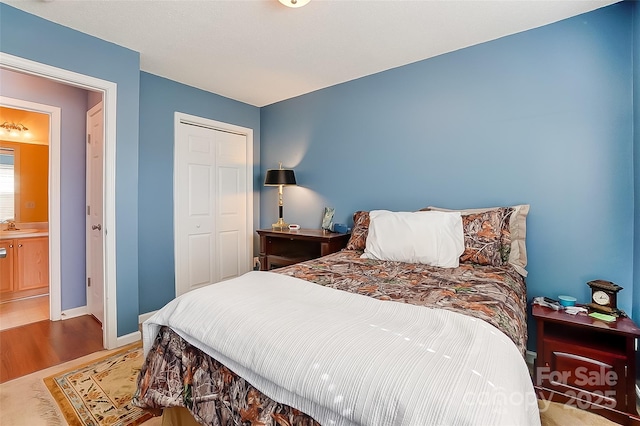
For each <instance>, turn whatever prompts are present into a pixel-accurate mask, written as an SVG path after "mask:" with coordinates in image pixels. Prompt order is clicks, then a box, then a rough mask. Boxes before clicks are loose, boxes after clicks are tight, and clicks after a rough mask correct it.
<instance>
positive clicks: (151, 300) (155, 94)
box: [138, 72, 261, 314]
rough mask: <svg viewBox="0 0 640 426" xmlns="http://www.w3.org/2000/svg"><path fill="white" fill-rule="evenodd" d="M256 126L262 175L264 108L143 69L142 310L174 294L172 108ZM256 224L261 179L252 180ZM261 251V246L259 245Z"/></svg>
mask: <svg viewBox="0 0 640 426" xmlns="http://www.w3.org/2000/svg"><path fill="white" fill-rule="evenodd" d="M176 111H178V112H182V113H186V114H191V115H196V116H199V117H204V118H209V119H211V120H217V121H222V122H224V123H229V124H235V125H237V126H242V127H247V128H251V129H253V131H254V133H253V136H254V147H253V150H254V151H253V154H254V162H255V164H254V175H255V176H256V179H258V180H259V176H260V149H259V147H260V111H259V109H258V108H257V107H254V106H250V105H247V104H244V103H241V102H238V101H234V100H231V99H228V98H224V97H222V96H219V95H214V94H212V93H209V92H205V91H202V90H199V89H195V88H193V87H190V86H185V85H184V84H180V83H176V82H175V81H172V80H167V79H165V78H162V77H158V76H155V75H153V74H148V73H145V72H143V73H141V74H140V165H139V167H140V169H139V195H138V199H139V206H140V207H139V222H138V232H139V276H140V313H141V314H144V313H147V312H152V311H155V310H157V309H160V308H161V307H162V306H164V305H165V304H166V303H167V302H169V301H170V300H171V299H173V298H174V297H175V279H174V278H175V264H174V251H173V246H174V240H173V149H174V148H173V140H174V112H176ZM253 186H254V189H255V194H254V218H255V219H254V222H255V223H254V227H256V228H257V227H258V218H259V217H260V215H259V191H260V187H261V183H258V182H257V181H256V182H254V183H253ZM256 253H257V251H256Z"/></svg>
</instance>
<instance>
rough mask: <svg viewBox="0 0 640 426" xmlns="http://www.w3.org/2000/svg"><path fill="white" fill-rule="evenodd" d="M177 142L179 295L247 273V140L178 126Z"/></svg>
mask: <svg viewBox="0 0 640 426" xmlns="http://www.w3.org/2000/svg"><path fill="white" fill-rule="evenodd" d="M177 136H178V137H177V140H176V144H177V145H176V170H175V196H174V202H175V203H176V208H175V212H176V217H175V218H174V220H176V221H177V222H176V226H175V231H176V237H175V238H176V292H177V294H176V295H177V296H179V295H180V294H183V293H186V292H188V291H190V290H193V289H195V288H198V287H202V286H205V285H208V284H212V283H215V282H218V281H221V280H224V279H228V278H232V277H235V276H238V275H240V274H242V273H244V272H247V267H246V264H247V258H248V247H247V231H246V223H247V204H246V198H247V179H246V174H247V165H246V149H247V148H246V136H244V135H238V134H233V133H227V132H224V131H219V130H214V129H211V128H206V127H199V126H193V125H189V124H184V123H180V124H179V128H178V133H177Z"/></svg>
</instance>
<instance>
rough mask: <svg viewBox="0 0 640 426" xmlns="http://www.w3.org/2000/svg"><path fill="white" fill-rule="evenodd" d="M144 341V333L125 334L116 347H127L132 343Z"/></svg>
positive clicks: (118, 340)
mask: <svg viewBox="0 0 640 426" xmlns="http://www.w3.org/2000/svg"><path fill="white" fill-rule="evenodd" d="M141 339H142V333H140V332H139V331H134V332H133V333H129V334H125V335H124V336H120V337H118V338H117V339H116V347H118V348H119V347H121V346H126V345H128V344H130V343H135V342H137V341H139V340H141Z"/></svg>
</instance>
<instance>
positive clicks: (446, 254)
mask: <svg viewBox="0 0 640 426" xmlns="http://www.w3.org/2000/svg"><path fill="white" fill-rule="evenodd" d="M369 220H370V222H369V233H368V235H367V242H366V245H365V249H364V254H363V255H362V256H361V257H363V258H367V259H378V260H391V261H396V262H407V263H424V264H427V265H431V266H439V267H442V268H457V267H458V265H459V261H460V255H461V254H462V253H463V252H464V234H463V230H462V217H461V215H460V212H438V211H419V212H390V211H387V210H372V211H371V212H369Z"/></svg>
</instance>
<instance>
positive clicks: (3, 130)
mask: <svg viewBox="0 0 640 426" xmlns="http://www.w3.org/2000/svg"><path fill="white" fill-rule="evenodd" d="M23 132H24V133H23ZM3 134H9V136H13V137H14V138H15V137H18V136H24V137H27V138H28V137H29V136H31V134H30V133H29V129H28V128H26V127H25V126H24V124H22V123H9V122H8V121H5V122H4V123H2V124H0V135H3Z"/></svg>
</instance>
